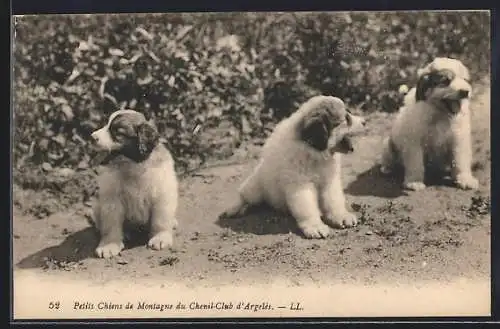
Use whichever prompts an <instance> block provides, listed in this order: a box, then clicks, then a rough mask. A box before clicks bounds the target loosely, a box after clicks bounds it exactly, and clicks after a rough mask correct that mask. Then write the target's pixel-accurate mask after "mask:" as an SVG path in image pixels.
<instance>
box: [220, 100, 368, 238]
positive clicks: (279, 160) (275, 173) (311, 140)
mask: <svg viewBox="0 0 500 329" xmlns="http://www.w3.org/2000/svg"><path fill="white" fill-rule="evenodd" d="M364 124H365V121H364V119H362V118H361V117H358V116H354V115H352V114H350V113H349V112H347V111H346V108H345V105H344V102H343V101H342V100H341V99H339V98H336V97H332V96H315V97H312V98H311V99H309V100H308V101H307V102H305V103H304V104H303V105H302V106H301V107H300V108H299V109H298V110H297V111H296V112H295V113H293V114H292V115H291V116H290V117H288V118H286V119H284V120H283V121H281V122H280V123H279V124H278V125H277V126H276V127H275V129H274V131H273V133H272V134H271V136H269V138H268V139H267V141H266V143H265V145H264V146H263V149H262V155H261V159H260V162H259V163H258V165H257V167H256V168H255V169H254V171H253V173H252V174H251V175H250V176H249V177H248V178H247V179H246V180H245V181H244V182H243V184H242V186H241V187H240V188H239V193H238V195H239V197H238V200H237V201H236V203H235V204H234V205H233V206H232V207H231V208H230V209H228V210H226V211H225V212H224V213H223V214H222V215H221V217H234V216H241V215H243V214H244V213H245V212H246V210H247V209H248V206H249V205H256V204H260V203H267V204H268V205H270V206H272V207H273V208H275V209H277V210H280V211H284V212H288V213H290V214H291V215H292V216H293V217H294V218H295V220H296V222H297V225H298V227H299V228H300V230H301V231H302V232H303V234H304V236H305V237H307V238H324V237H327V236H328V235H329V234H330V233H331V228H330V227H329V226H328V225H326V224H325V223H324V222H323V221H322V217H323V220H324V221H325V222H326V223H327V224H330V225H331V226H333V227H351V226H354V225H356V223H357V218H356V215H355V214H353V213H351V212H349V211H348V210H347V209H346V205H345V197H344V191H343V186H342V180H341V179H342V174H341V156H342V153H348V152H352V151H353V147H352V143H351V140H350V133H352V132H353V130H354V129H355V128H359V127H362V126H363V125H364Z"/></svg>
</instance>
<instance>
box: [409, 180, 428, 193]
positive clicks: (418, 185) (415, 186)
mask: <svg viewBox="0 0 500 329" xmlns="http://www.w3.org/2000/svg"><path fill="white" fill-rule="evenodd" d="M404 188H405V189H407V190H411V191H420V190H423V189H425V188H426V186H425V184H424V183H423V182H409V183H405V184H404Z"/></svg>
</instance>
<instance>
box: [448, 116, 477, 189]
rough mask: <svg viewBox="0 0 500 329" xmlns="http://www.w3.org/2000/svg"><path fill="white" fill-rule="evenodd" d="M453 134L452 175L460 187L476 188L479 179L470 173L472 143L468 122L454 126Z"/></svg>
mask: <svg viewBox="0 0 500 329" xmlns="http://www.w3.org/2000/svg"><path fill="white" fill-rule="evenodd" d="M454 130H455V136H454V139H453V141H452V147H451V153H452V176H453V178H454V180H455V182H456V184H457V185H458V187H460V188H461V189H464V190H467V189H473V190H475V189H477V188H479V181H478V180H477V178H475V177H474V176H473V174H472V145H471V137H470V124H469V123H468V122H466V123H465V124H462V125H461V126H459V127H454Z"/></svg>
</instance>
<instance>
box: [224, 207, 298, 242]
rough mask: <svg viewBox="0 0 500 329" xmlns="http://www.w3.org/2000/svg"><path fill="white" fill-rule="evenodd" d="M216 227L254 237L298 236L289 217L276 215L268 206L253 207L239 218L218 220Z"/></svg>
mask: <svg viewBox="0 0 500 329" xmlns="http://www.w3.org/2000/svg"><path fill="white" fill-rule="evenodd" d="M216 223H217V225H219V226H220V227H222V228H229V229H231V230H233V231H235V232H238V233H251V234H256V235H267V234H287V233H290V232H292V233H295V234H300V232H299V230H298V228H297V225H296V223H295V221H294V220H293V219H292V217H291V216H288V215H286V214H282V213H278V212H277V211H275V210H273V209H272V208H270V207H268V206H264V205H263V206H258V207H253V208H251V209H249V210H248V213H247V214H245V215H244V216H241V217H235V218H219V219H218V220H217V222H216Z"/></svg>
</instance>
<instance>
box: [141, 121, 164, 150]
mask: <svg viewBox="0 0 500 329" xmlns="http://www.w3.org/2000/svg"><path fill="white" fill-rule="evenodd" d="M159 138H160V136H159V134H158V132H157V131H156V128H155V127H154V126H153V125H152V124H150V123H149V122H144V123H141V124H140V125H139V127H137V139H138V143H137V144H138V145H137V146H138V150H139V154H140V155H141V156H142V157H144V156H147V155H148V154H149V153H151V151H152V150H153V148H154V147H155V146H156V145H157V144H158V140H159Z"/></svg>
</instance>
